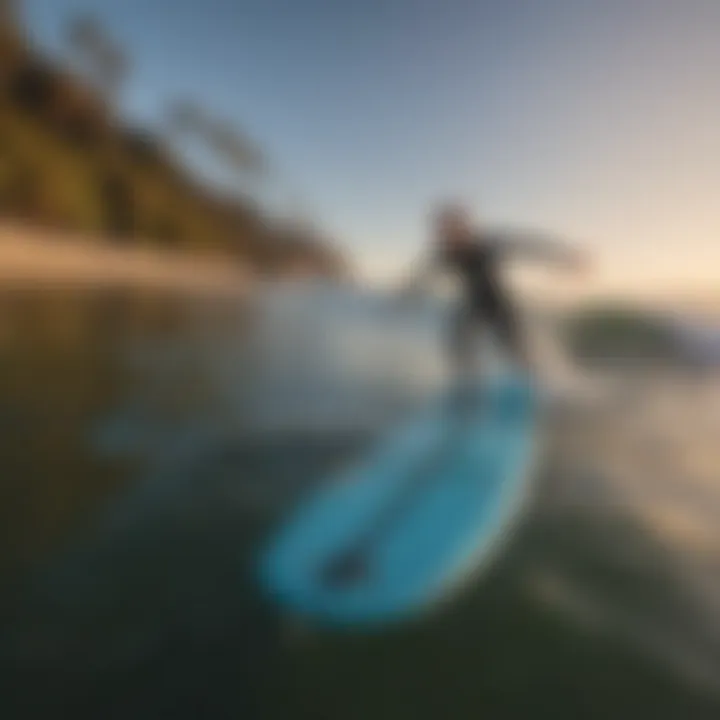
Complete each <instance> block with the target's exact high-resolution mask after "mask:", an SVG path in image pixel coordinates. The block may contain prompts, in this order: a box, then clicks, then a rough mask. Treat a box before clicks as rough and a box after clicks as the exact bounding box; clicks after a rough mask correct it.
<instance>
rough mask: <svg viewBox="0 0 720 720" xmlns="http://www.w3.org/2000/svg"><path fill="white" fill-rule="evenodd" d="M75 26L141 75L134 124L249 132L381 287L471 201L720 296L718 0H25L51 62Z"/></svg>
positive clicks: (611, 265)
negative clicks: (453, 199) (175, 103)
mask: <svg viewBox="0 0 720 720" xmlns="http://www.w3.org/2000/svg"><path fill="white" fill-rule="evenodd" d="M78 10H90V11H92V12H93V13H95V14H96V15H97V16H98V18H99V19H100V20H101V21H103V22H104V23H105V24H106V25H107V26H108V27H109V28H111V29H112V32H113V33H114V35H115V36H116V37H117V38H118V40H119V41H120V42H121V43H122V45H123V46H124V47H126V48H127V49H128V51H129V53H130V54H131V56H132V58H133V62H134V71H133V74H132V76H131V78H130V81H129V82H128V85H127V87H126V88H125V91H124V95H123V105H124V109H125V112H126V113H127V114H128V115H130V116H132V117H134V118H138V119H141V120H143V121H149V122H155V121H157V120H158V119H159V118H160V117H161V116H162V109H163V107H164V104H165V102H166V101H167V100H169V99H172V98H174V97H192V98H195V99H197V100H198V101H199V102H201V103H202V104H204V105H206V106H207V107H208V108H209V109H211V110H213V111H214V112H216V113H217V114H218V115H220V116H223V117H227V118H229V119H232V120H233V121H235V122H237V124H238V125H239V126H241V127H243V128H245V129H246V130H247V131H248V133H249V134H251V135H252V136H253V137H255V138H256V139H257V140H258V141H259V142H260V144H261V145H262V146H263V147H264V148H265V149H266V151H267V152H268V153H269V155H270V157H271V159H272V160H273V161H274V163H275V165H276V166H277V167H278V169H279V171H280V173H281V175H282V176H283V177H284V178H285V181H286V183H287V184H288V185H290V186H295V187H298V188H300V190H301V193H302V195H303V196H304V197H305V198H306V199H307V202H308V204H309V207H310V208H311V209H312V211H313V213H315V214H316V215H317V216H318V217H319V218H320V219H321V221H322V224H323V225H324V227H325V228H327V229H328V230H329V231H330V232H331V233H332V234H334V235H335V236H337V237H338V238H339V240H340V241H341V243H342V245H343V247H345V248H347V249H348V250H349V251H350V252H351V253H352V254H353V255H354V256H355V257H356V258H357V260H358V262H359V263H360V266H361V267H362V268H363V269H364V270H365V271H366V272H367V273H368V274H370V275H372V276H377V277H380V276H384V275H392V274H394V273H396V272H397V271H399V270H400V269H401V268H402V267H403V265H404V264H405V263H406V262H407V261H408V260H409V259H411V258H412V257H414V256H415V255H417V254H418V253H419V252H420V251H421V250H422V245H423V242H424V241H425V239H426V229H425V226H424V223H425V218H426V214H427V212H428V208H429V204H430V203H431V202H432V201H433V200H434V199H436V198H438V197H440V198H442V197H447V196H459V197H461V198H464V199H466V200H467V201H468V202H469V203H471V204H472V205H473V207H475V208H476V210H477V212H478V214H479V215H480V216H482V217H485V218H487V219H489V220H491V221H493V222H501V223H517V224H520V225H523V226H527V225H530V226H537V227H540V228H542V229H544V230H552V231H555V232H557V233H560V234H562V235H564V236H566V237H568V238H572V239H577V241H578V242H579V243H581V244H583V245H585V246H587V247H588V248H589V249H591V250H592V251H593V252H594V253H595V254H597V255H598V256H599V257H600V258H601V260H602V263H604V265H603V267H606V273H607V276H608V279H609V280H612V282H617V283H619V284H621V285H622V284H623V283H625V284H630V285H633V284H637V283H638V282H640V283H641V284H642V283H646V284H647V283H649V284H650V285H652V284H653V283H654V284H662V283H668V282H670V283H676V284H684V285H688V284H692V282H693V281H694V280H696V279H699V280H698V281H699V282H700V283H701V284H704V285H703V287H704V286H705V285H708V286H711V285H712V284H713V282H714V276H713V275H712V272H711V270H710V268H711V267H712V266H713V265H714V266H715V267H718V266H720V265H719V264H718V261H719V260H720V253H718V252H717V250H716V249H715V247H716V246H717V245H718V242H717V240H718V234H719V233H720V203H718V202H717V190H718V188H720V129H719V128H720V83H718V81H717V68H718V67H720V43H718V41H717V38H718V36H720V2H717V0H602V1H601V2H599V1H596V0H542V1H538V0H493V1H492V2H490V1H482V0H366V1H365V2H360V1H359V0H204V2H199V0H144V1H141V0H96V1H95V2H92V1H91V0H86V1H85V2H83V1H81V0H26V1H25V16H26V18H27V20H28V24H29V26H30V28H31V30H32V32H33V34H34V35H35V37H36V38H37V39H38V40H39V41H40V42H42V43H43V44H44V45H45V46H46V47H47V48H48V49H49V50H51V51H55V52H59V51H60V50H61V48H62V30H63V26H64V23H65V22H66V20H67V19H68V17H70V16H71V15H72V13H73V12H74V11H78ZM633 268H636V270H635V271H633ZM633 272H635V274H633ZM637 273H640V275H638V274H637ZM703 273H704V275H703ZM716 274H717V275H720V272H718V273H716ZM640 276H642V277H640ZM638 278H640V279H638Z"/></svg>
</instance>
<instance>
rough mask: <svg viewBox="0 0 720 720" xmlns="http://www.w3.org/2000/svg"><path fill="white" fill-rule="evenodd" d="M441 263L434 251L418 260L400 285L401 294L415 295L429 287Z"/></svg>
mask: <svg viewBox="0 0 720 720" xmlns="http://www.w3.org/2000/svg"><path fill="white" fill-rule="evenodd" d="M439 266H440V263H439V261H438V258H437V256H436V255H435V254H434V253H433V254H431V255H428V256H426V257H424V258H422V259H421V260H420V261H418V262H416V265H415V267H414V268H413V269H412V270H411V272H410V276H409V277H408V278H406V279H405V281H404V282H403V283H402V285H401V287H400V294H401V295H403V296H407V295H415V294H417V293H420V292H422V291H424V290H425V289H427V287H428V286H429V285H430V283H431V282H432V280H433V279H434V278H435V276H436V274H437V272H438V270H439Z"/></svg>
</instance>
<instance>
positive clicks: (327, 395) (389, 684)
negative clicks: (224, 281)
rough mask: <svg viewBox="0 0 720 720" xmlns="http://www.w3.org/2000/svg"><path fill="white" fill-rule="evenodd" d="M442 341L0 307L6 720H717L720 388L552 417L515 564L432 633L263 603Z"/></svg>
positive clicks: (0, 570) (418, 400)
mask: <svg viewBox="0 0 720 720" xmlns="http://www.w3.org/2000/svg"><path fill="white" fill-rule="evenodd" d="M441 333H442V325H441V320H440V318H439V317H437V316H434V315H433V314H432V313H431V312H430V311H429V310H427V309H425V310H423V311H422V312H412V311H410V310H407V309H405V310H397V309H396V310H394V309H393V308H391V307H390V306H388V304H387V303H386V302H385V301H383V300H382V298H372V297H367V296H365V297H362V296H358V295H357V294H351V293H348V292H339V291H337V290H332V289H327V288H325V289H323V288H315V289H302V288H299V287H294V288H293V287H292V286H287V287H286V288H284V289H281V288H271V289H268V290H267V291H266V292H264V293H262V294H260V295H259V296H258V297H257V298H256V299H254V300H253V301H252V302H250V303H247V304H244V305H240V304H233V303H230V302H228V301H223V302H218V301H202V302H201V301H198V300H194V301H190V300H180V299H171V298H167V297H160V296H157V295H153V294H148V293H145V294H122V293H117V292H112V293H110V292H105V293H98V292H92V293H91V292H70V291H68V290H62V289H57V290H48V291H39V290H32V291H30V290H28V291H27V292H23V291H15V292H12V293H10V292H7V293H4V294H3V295H2V296H0V370H1V371H2V372H1V373H0V426H1V427H2V436H1V438H2V439H0V498H1V500H0V514H1V515H0V523H1V526H2V528H3V531H4V532H3V534H2V539H1V540H0V588H1V592H2V594H1V596H0V597H1V599H0V663H1V664H2V669H3V673H2V681H0V717H2V718H3V719H5V718H8V719H13V720H14V719H15V718H23V719H24V718H34V717H38V718H46V717H63V718H64V717H67V718H86V717H87V718H108V719H109V720H110V719H114V718H164V717H172V718H178V719H182V718H203V719H204V718H239V717H242V718H271V719H275V718H278V719H279V718H308V719H310V718H313V719H315V718H328V719H333V720H334V719H335V718H348V719H351V718H352V719H354V718H358V719H363V720H364V719H365V718H392V719H393V720H399V719H401V718H413V719H417V718H443V719H444V718H477V717H489V718H493V720H495V719H498V718H537V717H553V718H579V717H582V718H607V717H611V716H612V717H619V718H626V717H628V718H629V717H635V716H637V715H639V714H641V713H644V714H645V715H647V716H651V717H653V718H678V719H680V718H682V719H683V720H685V719H686V718H693V719H694V718H706V717H707V718H717V717H718V713H720V696H719V695H718V681H720V638H719V637H718V631H717V628H718V627H720V624H719V623H718V621H720V612H718V604H717V603H716V602H715V600H714V598H715V595H716V594H717V593H716V589H715V581H714V578H715V573H716V570H717V569H718V567H720V564H718V560H719V559H720V543H718V538H717V537H716V534H715V531H714V528H715V520H716V518H717V514H714V513H713V510H712V508H713V507H714V506H713V504H712V502H711V500H713V499H714V498H715V494H714V487H713V485H712V482H711V478H712V476H713V472H714V469H715V468H716V467H717V465H716V464H715V463H716V458H717V456H716V455H714V454H713V453H712V448H713V447H714V445H713V442H712V432H711V430H712V423H711V415H712V410H711V407H710V405H711V403H709V402H708V401H707V398H708V397H710V396H711V394H712V393H711V389H712V387H715V386H714V385H713V384H712V383H713V382H714V381H713V380H711V379H707V378H706V379H703V380H702V382H703V383H705V384H703V385H699V383H700V382H701V381H700V380H697V381H692V382H690V383H689V384H688V383H687V381H686V385H682V384H680V383H679V382H678V383H676V384H673V382H674V381H672V380H668V379H667V378H658V379H654V380H650V379H646V380H645V382H644V384H637V383H635V384H634V385H633V387H634V389H635V395H634V396H633V398H634V399H633V400H632V402H630V401H629V400H628V398H629V397H630V395H629V394H628V393H626V392H620V393H616V394H617V395H618V397H617V400H612V401H610V400H608V398H607V397H606V398H605V402H604V403H603V404H602V406H598V407H597V408H596V409H595V410H593V408H592V407H591V408H589V409H588V408H587V407H585V406H584V407H583V408H582V412H579V411H573V409H572V407H568V408H566V409H564V410H563V412H561V413H559V414H557V416H556V417H553V418H552V420H548V428H547V429H548V436H549V439H548V446H547V452H546V453H545V457H544V458H543V460H542V462H541V463H540V464H539V466H538V471H537V478H536V493H535V500H534V502H533V505H532V507H531V509H530V512H529V513H528V515H527V516H526V517H525V518H524V520H523V522H522V523H521V525H520V526H519V528H518V530H517V533H516V534H515V535H514V536H513V538H512V539H511V541H510V543H509V544H508V546H507V548H506V550H505V552H504V554H503V555H502V557H500V558H499V559H498V561H497V562H496V563H495V565H494V566H493V567H492V568H491V569H490V570H489V571H488V573H487V574H486V575H485V576H484V577H483V578H482V579H481V580H480V581H479V582H477V583H475V584H474V585H473V586H472V587H469V588H467V590H466V591H465V592H463V593H462V594H461V595H459V596H458V597H457V598H456V599H455V600H454V601H453V602H452V603H450V604H448V605H447V606H445V607H443V608H442V609H441V610H439V611H438V612H437V613H436V614H434V615H432V616H430V617H429V618H427V619H424V620H423V621H422V622H417V623H410V624H408V625H406V626H399V627H397V628H396V629H392V630H389V631H386V632H383V633H381V634H373V635H337V634H329V633H322V632H320V631H318V630H315V629H313V628H310V627H307V626H303V625H302V624H299V623H297V622H296V621H295V620H293V619H292V618H286V617H282V616H280V615H279V614H278V612H277V611H276V609H275V608H274V607H272V606H270V605H268V604H267V603H266V601H265V600H264V598H263V597H262V596H261V595H260V594H259V593H258V591H257V588H256V586H255V583H254V578H253V574H252V568H253V562H254V558H255V557H256V553H257V550H258V548H259V547H260V546H261V545H262V543H263V541H264V539H265V538H266V537H267V535H268V533H269V532H271V531H272V529H273V528H274V527H275V526H276V524H277V523H278V522H280V521H281V519H282V517H283V515H284V513H286V512H288V511H289V510H290V509H291V508H292V507H293V504H294V502H295V501H296V500H297V498H298V497H300V496H301V494H303V493H306V492H309V491H311V490H312V488H313V487H315V486H317V485H319V484H320V483H323V482H326V481H328V479H329V478H332V476H333V474H334V473H335V472H337V471H338V469H339V468H341V467H343V465H344V464H346V463H348V462H351V461H352V460H354V459H355V458H357V457H359V456H360V455H362V453H364V452H366V451H368V449H369V448H371V447H372V445H373V443H374V442H375V441H376V440H377V439H378V438H379V437H381V436H382V434H383V433H384V432H385V431H386V430H387V429H388V428H390V427H392V426H393V425H394V424H395V423H397V422H399V421H401V420H402V419H404V418H407V417H409V416H411V415H412V413H413V411H414V409H415V408H417V407H419V406H420V405H421V404H422V403H423V402H424V401H425V400H426V399H427V397H428V396H429V395H430V394H431V393H433V392H434V391H435V390H437V389H438V388H439V387H440V385H441V383H442V381H443V372H444V368H443V358H442V354H441V352H440V350H439V341H440V339H441V337H442V335H441ZM653 383H654V384H653ZM618 387H619V386H618ZM659 387H664V388H665V390H666V391H665V392H664V393H663V394H661V393H659V391H658V390H657V388H659ZM692 393H695V396H693V397H694V398H695V399H694V400H692V401H690V400H689V398H690V397H691V395H692ZM715 397H716V398H717V395H716V396H715ZM703 398H705V399H706V400H704V402H705V404H706V405H707V408H706V410H707V415H708V417H707V418H706V419H705V421H704V425H703V427H705V426H707V427H706V431H705V432H706V435H707V438H706V439H705V440H702V439H700V438H701V436H700V432H699V430H698V431H697V432H688V431H687V428H688V427H694V425H693V423H695V422H698V420H697V416H698V408H699V407H700V404H699V403H700V402H701V399H703ZM623 399H624V400H625V404H624V405H623V403H622V402H621V401H622V400H623ZM628 403H629V404H630V406H631V407H630V408H629V407H628ZM663 403H664V404H663ZM683 403H684V405H683ZM661 406H662V407H663V408H664V409H662V410H661ZM683 407H684V408H685V412H686V413H687V417H686V418H685V420H684V421H681V417H685V416H681V415H680V414H679V413H681V411H682V408H683ZM692 408H694V409H695V410H694V412H693V411H692ZM663 413H665V415H663ZM661 417H665V418H666V419H665V420H664V421H663V420H661V419H660V418H661ZM621 421H622V422H621ZM623 423H624V425H623ZM681 426H682V427H684V428H686V432H685V435H687V436H688V438H689V439H688V440H687V442H695V443H696V446H692V447H691V446H688V445H679V446H677V447H673V446H672V445H671V443H670V440H673V441H677V442H678V443H681V442H685V441H684V440H683V439H682V437H681V436H682V433H680V431H679V428H680V427H681ZM698 427H699V426H698ZM638 428H639V429H640V430H642V431H643V432H640V433H638ZM703 437H705V436H703ZM668 438H669V439H668ZM630 441H632V442H630ZM643 443H644V444H643ZM653 443H654V444H653ZM659 447H660V448H663V447H664V448H665V455H664V456H661V453H660V451H659V450H658V448H659ZM668 448H669V449H668ZM703 453H704V454H703ZM661 457H662V458H664V459H661ZM651 461H652V462H651ZM653 463H654V464H653ZM703 463H704V464H703ZM661 469H663V470H664V473H665V476H664V477H663V478H661V472H660V470H661ZM703 473H704V474H703ZM703 478H706V479H705V480H703ZM707 478H709V479H707ZM661 480H662V482H661ZM673 512H674V513H675V514H674V515H673ZM698 537H699V538H700V539H698Z"/></svg>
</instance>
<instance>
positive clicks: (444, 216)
mask: <svg viewBox="0 0 720 720" xmlns="http://www.w3.org/2000/svg"><path fill="white" fill-rule="evenodd" d="M432 224H433V235H434V247H433V249H432V252H431V254H430V256H429V258H427V259H426V261H425V262H424V263H423V265H422V268H421V270H420V272H419V273H417V274H416V275H415V276H414V277H413V279H412V280H411V282H410V288H413V289H418V288H419V287H422V286H424V285H426V284H427V283H428V281H429V280H430V279H431V278H432V277H433V276H434V275H435V274H436V273H438V272H439V271H449V272H450V274H452V275H454V276H455V277H456V278H457V279H458V280H459V284H460V288H461V299H460V301H459V303H458V305H457V307H456V310H455V314H454V318H453V321H452V323H451V332H450V342H449V350H450V354H451V357H452V359H453V361H454V363H455V366H456V371H457V372H458V374H461V373H462V372H464V371H466V370H467V369H468V367H469V366H470V364H471V363H472V361H473V359H474V358H473V356H474V341H475V338H476V337H477V336H478V335H479V333H480V331H481V330H483V329H486V328H487V329H489V330H491V331H492V333H493V334H494V336H495V337H496V339H497V340H498V341H499V342H500V344H501V346H502V348H503V350H504V351H505V352H506V353H507V354H508V355H509V357H510V359H511V360H512V361H513V362H515V363H516V364H517V365H519V366H520V367H521V368H522V369H523V370H524V371H526V372H528V373H530V372H532V369H533V367H532V362H531V358H530V353H529V351H528V349H527V342H526V338H525V333H524V332H523V329H522V327H521V323H520V320H519V316H518V312H517V310H516V307H515V303H514V300H513V298H512V296H511V293H510V292H509V290H508V287H507V285H506V283H505V282H504V278H503V275H502V270H503V266H504V265H505V263H506V262H507V261H508V260H509V259H511V258H513V257H515V256H523V255H524V256H527V257H532V258H539V259H543V260H546V261H551V262H553V263H554V264H558V265H560V266H562V267H565V268H569V269H571V270H574V271H578V270H583V269H585V268H586V266H587V260H586V257H585V255H584V254H582V253H580V252H579V251H577V250H573V249H571V248H569V247H567V246H566V245H564V244H562V243H560V242H557V241H554V240H552V239H550V238H549V237H547V236H545V235H542V234H539V233H527V232H503V231H498V232H496V231H492V230H490V229H486V228H478V227H476V226H474V225H473V223H472V220H471V216H470V213H469V212H468V210H467V209H466V208H464V207H463V206H462V205H459V204H454V203H453V204H443V205H441V206H439V207H438V208H437V210H436V211H435V213H434V215H433V218H432Z"/></svg>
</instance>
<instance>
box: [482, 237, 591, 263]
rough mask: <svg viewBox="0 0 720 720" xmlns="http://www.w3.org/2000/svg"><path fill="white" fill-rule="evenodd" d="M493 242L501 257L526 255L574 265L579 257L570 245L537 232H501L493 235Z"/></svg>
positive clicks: (546, 260)
mask: <svg viewBox="0 0 720 720" xmlns="http://www.w3.org/2000/svg"><path fill="white" fill-rule="evenodd" d="M492 244H493V246H494V247H495V248H496V251H497V253H498V254H499V255H500V256H501V257H514V256H517V257H526V258H529V259H532V260H541V261H544V262H550V263H553V264H557V265H568V266H573V265H574V264H575V263H576V262H577V261H578V258H579V254H578V252H577V251H576V250H574V249H573V248H572V247H570V245H568V244H566V243H563V242H561V241H560V240H557V239H556V238H553V237H551V236H549V235H544V234H542V233H536V232H529V231H528V232H525V231H512V232H499V233H496V234H495V235H494V236H493V239H492Z"/></svg>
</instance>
